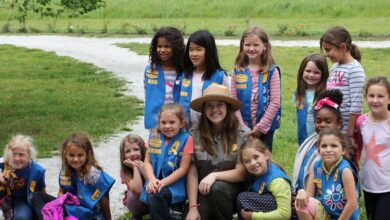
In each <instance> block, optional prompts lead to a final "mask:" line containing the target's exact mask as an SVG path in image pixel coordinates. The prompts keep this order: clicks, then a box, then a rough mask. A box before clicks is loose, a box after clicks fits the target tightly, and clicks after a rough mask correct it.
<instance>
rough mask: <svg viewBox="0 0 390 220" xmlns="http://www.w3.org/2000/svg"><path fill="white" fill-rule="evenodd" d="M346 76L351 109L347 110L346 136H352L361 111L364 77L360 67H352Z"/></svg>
mask: <svg viewBox="0 0 390 220" xmlns="http://www.w3.org/2000/svg"><path fill="white" fill-rule="evenodd" d="M348 75H349V95H350V98H351V103H350V106H351V107H350V109H349V120H348V129H347V134H348V135H351V136H352V135H353V133H354V131H355V125H356V120H357V116H359V115H360V114H361V113H362V111H363V90H364V82H365V77H366V76H365V73H364V70H363V68H362V67H361V66H360V65H356V66H354V67H353V68H352V69H351V70H350V72H349V73H348Z"/></svg>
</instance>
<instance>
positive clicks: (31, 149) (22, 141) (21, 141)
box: [4, 134, 37, 166]
mask: <svg viewBox="0 0 390 220" xmlns="http://www.w3.org/2000/svg"><path fill="white" fill-rule="evenodd" d="M15 148H23V149H25V150H27V152H28V154H29V155H30V161H31V160H34V159H35V158H36V155H37V151H36V149H35V146H34V144H33V139H32V137H30V136H26V135H22V134H18V135H15V136H13V137H12V138H11V140H10V142H8V144H7V145H6V146H5V148H4V162H5V163H8V164H10V165H11V166H13V164H12V158H13V156H12V151H13V150H14V149H15Z"/></svg>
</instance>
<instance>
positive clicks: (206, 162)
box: [186, 84, 249, 220]
mask: <svg viewBox="0 0 390 220" xmlns="http://www.w3.org/2000/svg"><path fill="white" fill-rule="evenodd" d="M241 106H242V104H241V102H240V101H239V100H237V99H234V98H232V97H230V94H229V88H228V87H226V86H223V85H218V84H212V85H210V86H209V87H207V88H206V89H205V90H204V92H203V95H202V96H201V97H199V98H197V99H195V100H193V101H192V102H191V108H192V109H193V110H195V111H197V112H202V114H201V116H200V120H199V127H198V128H197V129H195V130H194V131H193V133H192V134H193V136H194V140H195V154H194V158H193V162H192V164H191V167H190V170H189V172H188V175H187V192H188V202H189V204H188V208H189V212H188V215H187V218H186V219H187V220H190V219H199V218H201V219H206V220H207V219H231V218H232V215H233V213H234V212H235V211H234V210H235V199H236V197H237V195H238V193H239V192H241V191H242V189H243V186H242V183H239V182H242V181H243V180H244V177H245V168H244V165H243V164H242V163H241V161H240V160H239V158H238V152H239V151H240V148H241V145H242V143H243V142H244V137H245V135H247V134H248V132H249V129H248V128H247V127H246V126H243V125H241V124H240V123H239V121H238V119H237V117H236V116H235V111H237V110H238V109H240V108H241Z"/></svg>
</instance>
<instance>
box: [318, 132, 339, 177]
mask: <svg viewBox="0 0 390 220" xmlns="http://www.w3.org/2000/svg"><path fill="white" fill-rule="evenodd" d="M318 152H319V154H320V156H321V158H322V160H323V161H324V164H325V167H326V168H327V169H328V171H329V169H330V168H331V167H332V166H333V165H334V164H336V162H337V161H338V160H339V159H340V158H341V157H342V156H343V155H344V154H345V149H344V148H343V146H342V145H341V141H340V140H339V138H338V137H337V136H335V135H324V136H322V138H321V140H320V143H319V146H318Z"/></svg>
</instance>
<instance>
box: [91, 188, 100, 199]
mask: <svg viewBox="0 0 390 220" xmlns="http://www.w3.org/2000/svg"><path fill="white" fill-rule="evenodd" d="M99 195H100V190H99V189H96V191H95V192H94V193H93V195H92V200H96V199H97V198H99Z"/></svg>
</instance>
